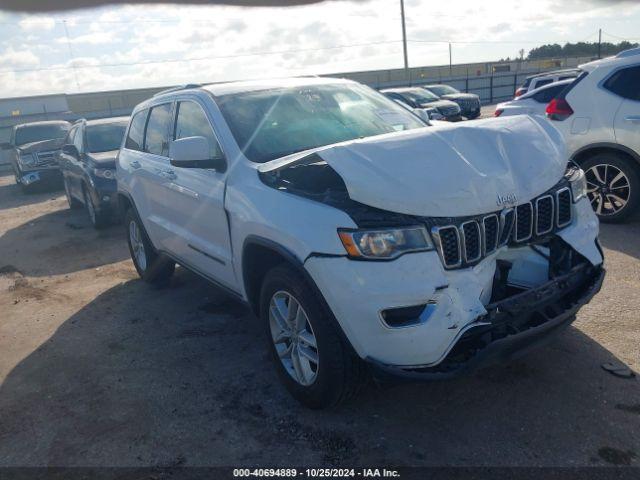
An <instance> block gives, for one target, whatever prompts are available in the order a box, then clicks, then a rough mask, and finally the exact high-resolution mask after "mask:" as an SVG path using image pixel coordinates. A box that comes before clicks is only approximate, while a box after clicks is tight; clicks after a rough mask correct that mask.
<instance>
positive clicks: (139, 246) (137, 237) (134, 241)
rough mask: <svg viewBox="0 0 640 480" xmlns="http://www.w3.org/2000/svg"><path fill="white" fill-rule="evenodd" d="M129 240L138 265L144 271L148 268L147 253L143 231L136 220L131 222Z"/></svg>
mask: <svg viewBox="0 0 640 480" xmlns="http://www.w3.org/2000/svg"><path fill="white" fill-rule="evenodd" d="M129 242H130V243H131V250H132V252H133V256H134V259H135V261H136V263H137V264H138V267H139V268H140V270H142V271H143V272H144V271H145V270H146V269H147V254H146V252H145V249H144V242H143V241H142V232H141V231H140V228H139V227H138V224H137V223H136V222H135V221H133V220H132V221H131V222H130V223H129Z"/></svg>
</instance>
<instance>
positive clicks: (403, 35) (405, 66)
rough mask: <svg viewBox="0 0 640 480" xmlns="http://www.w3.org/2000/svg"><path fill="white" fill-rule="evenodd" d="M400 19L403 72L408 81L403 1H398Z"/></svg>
mask: <svg viewBox="0 0 640 480" xmlns="http://www.w3.org/2000/svg"><path fill="white" fill-rule="evenodd" d="M400 17H401V19H402V50H403V52H404V72H405V75H406V76H407V80H409V57H408V55H407V26H406V24H405V21H404V0H400Z"/></svg>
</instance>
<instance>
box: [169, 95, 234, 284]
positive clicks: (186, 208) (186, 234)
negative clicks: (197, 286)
mask: <svg viewBox="0 0 640 480" xmlns="http://www.w3.org/2000/svg"><path fill="white" fill-rule="evenodd" d="M194 136H200V137H204V138H206V139H207V140H208V142H209V153H210V158H218V157H220V156H223V154H222V149H221V147H220V143H219V141H218V138H217V136H216V134H215V132H214V129H213V126H212V123H211V121H210V120H209V118H208V117H207V114H206V113H205V109H204V106H203V105H202V104H201V103H200V101H199V100H197V99H196V98H193V99H181V100H179V101H178V102H177V104H176V114H175V128H174V131H173V132H172V139H176V140H178V139H181V138H186V137H194ZM170 171H171V174H169V175H167V176H166V177H165V178H164V179H163V186H164V188H165V191H164V195H165V198H166V200H167V203H166V210H165V211H166V216H167V218H166V221H167V224H168V225H170V228H171V230H172V236H171V238H170V240H169V242H170V243H168V244H167V248H168V249H169V250H170V251H171V252H173V253H174V254H175V255H176V256H178V257H179V258H180V259H182V260H183V261H184V262H186V263H187V264H188V265H189V266H191V267H192V268H194V269H196V270H199V271H200V272H201V273H203V274H205V275H207V276H208V277H210V278H212V279H214V280H216V281H218V282H220V283H222V284H224V285H226V286H228V287H231V288H234V287H235V285H234V283H235V282H234V275H233V265H232V263H231V260H232V255H231V242H230V238H229V226H228V221H227V214H226V211H225V209H224V189H225V177H226V175H225V173H224V172H217V171H215V170H212V169H203V168H179V167H170Z"/></svg>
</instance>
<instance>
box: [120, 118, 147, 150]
mask: <svg viewBox="0 0 640 480" xmlns="http://www.w3.org/2000/svg"><path fill="white" fill-rule="evenodd" d="M147 113H148V110H142V111H140V112H138V113H136V114H135V115H134V116H133V119H132V120H131V126H130V127H129V134H128V135H127V141H126V142H125V144H124V147H125V148H128V149H130V150H139V151H142V145H143V143H142V140H143V139H144V124H145V122H146V121H147Z"/></svg>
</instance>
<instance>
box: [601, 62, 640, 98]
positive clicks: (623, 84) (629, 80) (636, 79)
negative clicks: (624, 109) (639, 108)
mask: <svg viewBox="0 0 640 480" xmlns="http://www.w3.org/2000/svg"><path fill="white" fill-rule="evenodd" d="M604 88H606V89H607V90H609V91H610V92H613V93H615V94H616V95H620V96H621V97H623V98H626V99H629V100H636V101H640V65H638V66H635V67H629V68H623V69H621V70H618V71H617V72H615V73H614V74H613V75H611V76H610V77H609V79H608V80H607V81H606V82H604Z"/></svg>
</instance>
